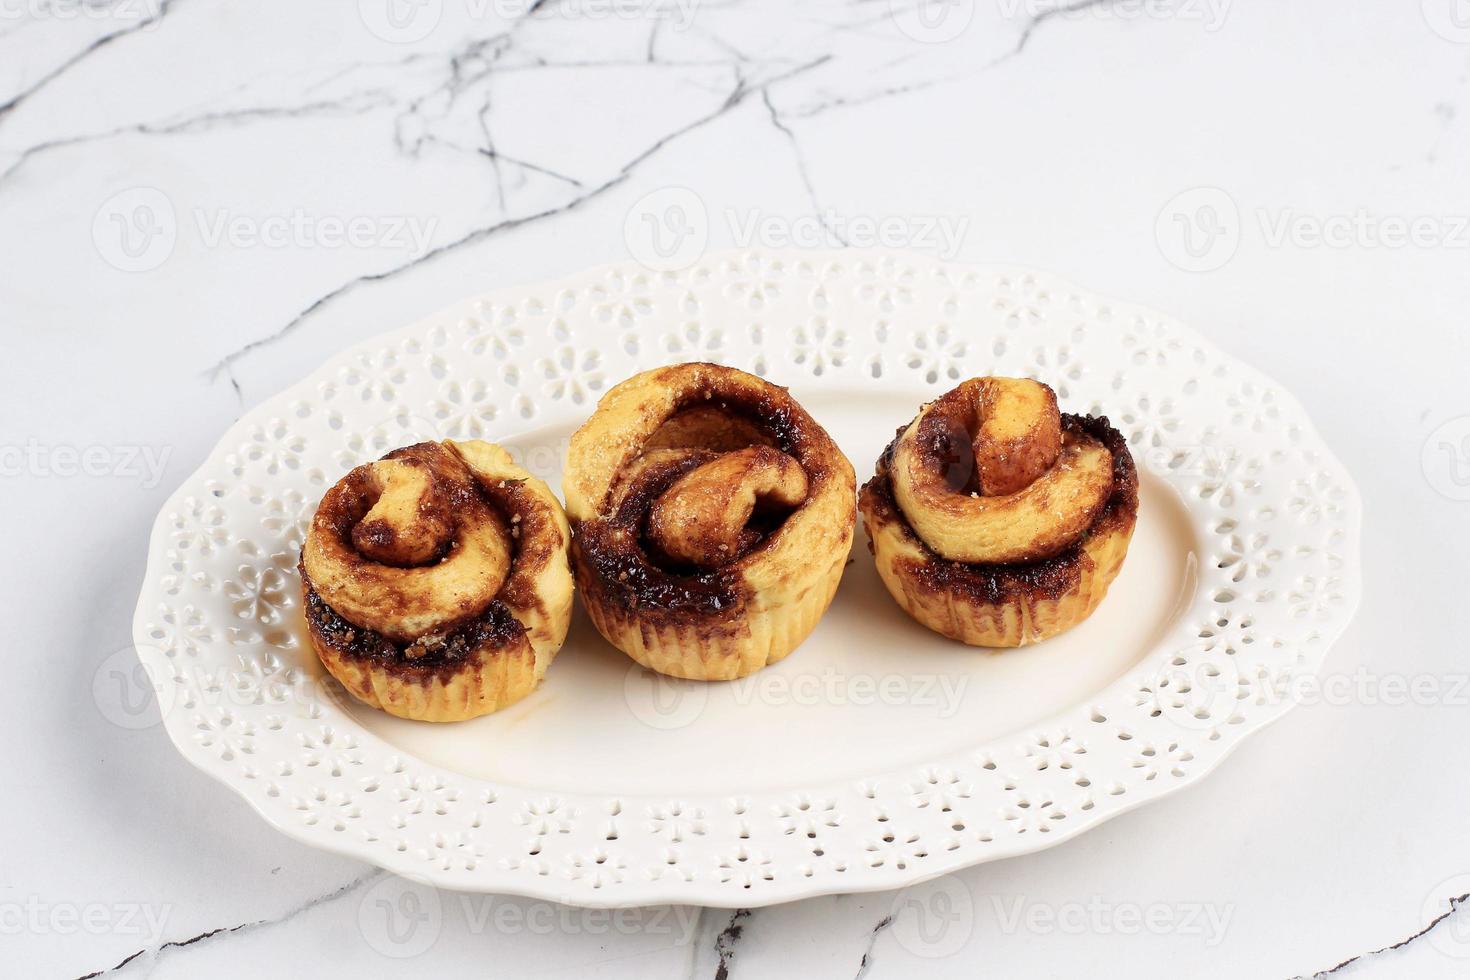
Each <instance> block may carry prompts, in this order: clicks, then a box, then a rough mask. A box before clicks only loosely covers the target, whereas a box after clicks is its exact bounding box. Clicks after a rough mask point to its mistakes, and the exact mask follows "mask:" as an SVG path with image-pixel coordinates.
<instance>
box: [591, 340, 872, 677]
mask: <svg viewBox="0 0 1470 980" xmlns="http://www.w3.org/2000/svg"><path fill="white" fill-rule="evenodd" d="M855 490H856V480H855V478H854V476H853V470H852V464H851V463H850V462H848V460H847V457H845V456H843V455H842V452H841V450H839V449H838V448H837V445H836V443H834V442H833V441H832V439H831V437H830V436H828V435H827V433H826V432H825V431H824V430H823V429H822V427H821V426H819V425H817V423H816V422H814V421H813V420H812V417H811V416H810V415H808V414H807V413H806V411H805V410H804V409H803V408H802V407H801V406H800V405H799V404H797V402H796V400H795V399H793V398H792V397H791V395H790V394H788V393H787V391H786V389H784V388H779V387H776V386H775V385H772V384H768V383H767V382H765V381H762V380H761V379H760V378H757V377H755V376H754V375H750V374H746V373H745V372H743V371H737V370H734V369H733V368H727V367H721V366H719V365H716V364H680V365H676V366H674V367H667V368H660V369H657V370H653V371H648V372H645V373H643V374H640V375H637V376H635V377H633V378H630V379H628V380H627V381H624V382H623V383H622V384H620V385H618V386H616V387H615V388H613V389H612V390H610V391H609V392H608V393H607V394H606V395H605V396H604V397H603V399H602V401H601V402H599V403H598V406H597V411H596V412H595V413H594V414H593V416H592V418H591V419H589V420H588V421H587V423H586V424H585V425H584V426H582V428H581V429H579V430H578V431H577V432H576V434H575V435H573V436H572V441H571V447H570V449H569V451H568V453H567V471H566V480H565V484H564V491H565V496H566V501H567V514H568V516H569V517H570V518H571V523H572V564H573V567H574V568H575V570H576V576H577V583H578V586H579V587H580V589H581V592H582V602H583V604H584V605H585V606H586V607H587V612H588V614H589V615H590V617H591V619H592V622H593V624H594V625H596V627H597V629H598V631H599V632H601V633H602V635H603V636H605V637H606V638H607V640H608V642H610V643H612V644H613V646H615V647H617V648H618V649H620V650H622V651H623V652H624V653H626V654H627V655H628V656H630V657H632V658H633V659H634V660H636V661H637V662H638V663H640V664H643V665H644V666H645V667H649V668H652V669H653V670H656V671H659V672H660V673H664V674H670V675H672V676H675V677H687V678H692V679H696V680H729V679H733V678H737V677H744V676H745V675H747V674H750V673H753V672H754V671H757V670H759V669H760V668H762V667H764V666H766V665H767V664H770V663H774V662H775V661H777V660H780V659H781V658H782V657H785V656H786V655H787V654H788V653H790V652H791V651H792V650H793V649H795V648H796V646H797V645H798V644H799V643H801V641H802V640H804V639H805V638H806V636H807V634H809V633H810V632H811V631H812V628H813V627H815V626H816V624H817V620H819V619H820V618H821V616H822V613H823V612H825V611H826V609H827V606H828V604H829V603H830V602H831V601H832V596H833V593H835V592H836V591H837V583H838V581H839V580H840V579H841V578H842V572H843V569H844V568H845V567H846V564H847V559H848V552H849V550H850V548H851V545H852V534H853V527H854V525H855V523H856V520H857V514H856V508H855V504H854V496H855Z"/></svg>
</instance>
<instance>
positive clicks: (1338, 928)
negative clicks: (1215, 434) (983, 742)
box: [0, 0, 1470, 978]
mask: <svg viewBox="0 0 1470 980" xmlns="http://www.w3.org/2000/svg"><path fill="white" fill-rule="evenodd" d="M1467 108H1470V10H1467V9H1466V8H1465V6H1464V4H1463V3H1458V4H1457V3H1456V0H1424V2H1423V3H1405V4H1393V5H1390V4H1380V5H1370V7H1369V8H1368V9H1356V8H1353V9H1349V8H1347V7H1344V6H1343V5H1340V4H1332V3H1328V2H1326V0H1302V2H1299V3H1293V4H1278V3H1268V2H1262V0H1256V2H1253V3H1246V2H1243V0H1236V2H1231V0H1158V2H1151V0H1148V2H1146V0H1131V2H1130V0H1115V2H1113V3H1087V2H1081V3H1076V4H1075V5H1072V6H1060V7H1059V6H1057V5H1055V4H1051V3H1044V2H1041V0H994V2H976V3H960V2H956V3H952V4H943V3H940V2H939V0H895V2H894V3H888V2H886V0H866V2H864V0H855V2H847V3H818V2H785V0H769V2H759V0H679V2H677V3H676V2H673V0H670V2H668V3H663V4H655V3H653V2H652V0H561V2H556V0H535V2H533V0H362V2H360V3H357V4H353V3H350V2H349V3H341V4H333V5H328V4H302V3H291V2H287V0H274V2H264V0H262V2H251V3H247V2H244V0H113V2H110V3H108V2H103V0H0V268H3V269H4V274H3V276H0V337H3V350H4V353H5V356H4V358H3V363H4V367H5V371H4V373H5V377H6V383H5V395H4V400H3V411H0V492H3V494H4V498H3V499H4V501H5V505H6V512H7V514H8V516H9V520H8V522H7V533H8V536H9V540H10V541H11V545H10V551H11V553H12V555H13V560H11V561H10V562H7V563H5V565H4V566H3V567H0V594H3V595H4V596H6V608H7V610H8V611H9V619H10V622H11V624H12V625H11V628H10V636H9V642H8V643H7V644H6V649H7V653H8V657H9V661H10V663H9V674H8V676H9V683H8V685H7V688H6V691H7V694H8V695H9V696H8V697H7V698H6V710H5V711H4V712H3V713H0V733H3V736H4V741H5V744H6V745H7V746H8V747H9V749H10V751H9V753H8V757H7V758H6V761H5V766H4V777H3V784H0V785H3V787H4V790H5V794H4V800H5V805H4V809H3V811H0V830H3V834H0V936H3V937H4V938H3V942H0V949H3V951H4V954H5V955H4V959H5V966H4V968H3V972H6V973H10V972H12V971H14V975H18V976H21V975H23V976H36V977H42V976H45V977H76V976H92V975H96V974H98V973H103V974H107V975H117V976H119V977H134V976H145V975H153V976H159V977H172V976H179V977H192V976H203V975H212V976H215V975H217V976H231V975H258V974H269V973H285V972H299V971H301V970H302V969H304V968H305V966H306V964H310V965H311V969H312V971H313V973H314V974H316V975H319V976H323V977H328V976H331V977H335V976H343V977H348V976H352V977H362V976H381V975H387V974H390V973H394V972H398V971H400V970H403V971H413V972H415V973H417V972H423V973H431V972H432V973H433V974H434V975H436V976H443V977H451V976H485V975H489V976H531V975H534V976H558V975H565V976H606V977H622V976H639V977H653V976H660V977H661V976H681V977H682V976H695V977H768V976H801V977H827V976H833V977H869V978H881V977H901V976H909V975H913V974H916V973H919V972H920V971H922V972H924V973H925V974H926V975H931V976H935V977H941V976H943V977H948V976H955V977H960V976H964V977H971V976H977V975H987V976H1005V977H1033V976H1035V977H1041V976H1047V977H1051V976H1075V975H1090V976H1104V977H1110V976H1129V977H1168V976H1176V975H1180V974H1187V975H1192V976H1206V977H1216V976H1218V977H1227V976H1228V977H1234V976H1243V975H1244V976H1279V977H1283V978H1285V977H1293V976H1311V975H1314V974H1318V973H1321V972H1330V971H1335V972H1333V975H1334V976H1339V975H1340V976H1344V977H1347V976H1352V977H1368V976H1394V977H1398V976H1415V977H1441V976H1443V977H1449V976H1462V975H1464V973H1465V972H1466V970H1467V969H1470V912H1466V911H1465V910H1463V909H1462V908H1459V906H1458V904H1456V900H1458V899H1463V897H1464V896H1465V894H1466V893H1467V892H1470V837H1467V835H1466V834H1465V833H1464V830H1463V828H1464V813H1465V811H1466V807H1467V803H1470V791H1467V786H1466V779H1465V775H1464V774H1465V772H1466V771H1467V764H1470V739H1466V738H1465V735H1466V729H1467V720H1470V685H1467V684H1466V679H1467V674H1466V671H1467V669H1470V668H1467V667H1466V658H1465V650H1466V641H1465V636H1466V635H1467V631H1470V613H1467V611H1466V608H1467V607H1466V604H1465V603H1464V601H1463V599H1462V598H1461V590H1462V587H1463V585H1462V583H1463V582H1464V581H1465V575H1466V572H1467V566H1466V561H1465V558H1464V552H1463V542H1464V540H1465V537H1466V532H1467V531H1470V395H1467V393H1466V390H1465V382H1466V365H1467V364H1470V330H1467V329H1466V317H1467V311H1470V277H1467V276H1466V275H1465V262H1466V260H1467V256H1470V203H1467V201H1466V198H1465V196H1464V192H1463V191H1464V182H1463V174H1464V171H1465V168H1466V167H1467V165H1470V129H1467V126H1466V124H1465V122H1464V120H1463V119H1462V118H1461V116H1462V115H1463V114H1464V111H1465V110H1466V109H1467ZM671 204H672V205H674V206H673V207H671ZM691 216H693V217H694V218H695V219H697V220H696V222H695V226H694V230H695V231H696V232H698V234H697V235H696V236H695V239H694V245H693V246H688V245H687V243H688V242H689V241H690V239H689V237H688V236H687V235H683V234H680V235H678V236H677V247H681V248H682V247H693V248H695V249H698V248H700V247H708V248H726V247H732V246H737V247H738V246H747V245H771V246H781V245H787V244H796V245H798V246H803V245H814V246H815V245H823V246H826V245H846V246H848V247H852V248H862V247H864V246H865V245H868V244H871V243H872V242H873V241H874V240H875V239H882V240H883V242H884V243H885V244H898V245H902V246H905V247H912V248H917V249H921V250H926V251H931V252H938V253H940V254H943V255H945V256H946V257H954V258H958V259H962V260H968V261H1006V262H1015V263H1020V264H1025V265H1032V266H1037V267H1042V268H1047V269H1050V270H1054V271H1056V272H1058V273H1060V274H1062V275H1065V276H1067V277H1068V278H1071V279H1073V280H1075V281H1077V282H1079V283H1082V284H1084V285H1087V286H1090V287H1092V288H1095V289H1098V290H1101V291H1104V292H1108V293H1112V294H1115V295H1118V296H1122V297H1126V298H1128V299H1132V300H1136V301H1139V302H1143V303H1146V304H1148V305H1151V306H1154V307H1157V308H1160V309H1163V310H1167V311H1169V312H1171V313H1174V314H1176V315H1178V316H1180V317H1181V318H1183V319H1185V320H1186V321H1188V322H1190V323H1192V324H1193V325H1195V326H1196V327H1197V328H1199V329H1201V330H1202V331H1204V332H1205V333H1206V334H1208V335H1209V336H1210V337H1212V338H1213V339H1214V340H1215V341H1216V342H1217V343H1219V344H1220V345H1221V346H1222V347H1225V348H1226V349H1227V350H1230V351H1231V352H1233V353H1235V354H1237V355H1239V356H1241V357H1243V358H1245V359H1246V360H1248V361H1250V362H1252V363H1254V364H1256V365H1258V366H1260V367H1262V368H1264V369H1266V370H1267V371H1268V372H1269V373H1271V374H1272V375H1274V376H1275V377H1276V378H1278V379H1279V380H1281V381H1282V382H1283V383H1285V384H1286V385H1287V386H1288V387H1290V388H1291V389H1292V390H1293V391H1295V392H1296V393H1297V394H1298V395H1299V397H1300V398H1301V399H1302V400H1303V401H1304V403H1305V404H1306V405H1307V407H1308V409H1309V410H1310V411H1311V412H1312V414H1313V416H1314V417H1315V419H1316V420H1317V422H1318V424H1319V426H1320V427H1321V429H1322V430H1323V432H1324V434H1325V436H1326V437H1327V439H1328V441H1329V442H1330V444H1331V445H1333V446H1334V448H1335V449H1336V451H1337V453H1338V454H1339V456H1341V457H1342V459H1343V460H1344V462H1345V463H1346V464H1347V465H1348V466H1349V467H1350V468H1351V469H1352V470H1353V471H1354V473H1355V474H1356V476H1357V478H1358V481H1359V483H1360V486H1361V488H1362V491H1363V494H1364V497H1365V501H1366V510H1367V515H1368V523H1367V526H1366V529H1365V531H1366V534H1365V554H1364V560H1365V562H1366V568H1365V573H1366V592H1367V595H1366V600H1365V602H1364V605H1363V608H1362V610H1361V612H1360V613H1359V615H1358V618H1357V620H1356V622H1355V624H1354V625H1353V627H1352V628H1351V629H1350V630H1349V632H1348V634H1347V635H1346V636H1345V638H1344V639H1343V641H1342V642H1341V643H1340V644H1339V645H1338V647H1337V648H1336V650H1335V651H1334V653H1333V656H1332V658H1331V660H1330V665H1329V673H1330V675H1331V676H1332V677H1333V678H1334V682H1333V684H1332V685H1330V686H1329V687H1328V688H1327V689H1325V690H1324V693H1323V695H1322V696H1321V697H1319V698H1316V699H1314V703H1311V704H1308V705H1307V706H1304V707H1303V708H1301V709H1299V710H1298V711H1296V712H1294V713H1293V714H1291V715H1290V716H1288V717H1287V718H1286V719H1285V720H1283V721H1282V722H1280V723H1279V724H1278V725H1276V726H1274V727H1273V728H1272V729H1271V730H1269V731H1268V732H1265V733H1263V734H1262V735H1260V736H1258V737H1257V738H1255V739H1253V740H1251V741H1250V742H1249V743H1247V744H1246V745H1245V746H1244V747H1243V748H1242V749H1241V750H1240V751H1239V752H1237V753H1236V754H1235V755H1234V756H1233V757H1232V758H1231V759H1230V760H1228V761H1227V763H1225V764H1224V765H1223V766H1222V767H1221V768H1220V770H1219V771H1218V772H1216V773H1215V774H1213V775H1212V776H1211V777H1210V778H1209V779H1207V780H1205V781H1204V782H1203V783H1202V784H1200V785H1199V786H1198V787H1197V788H1194V789H1192V790H1191V791H1189V792H1187V793H1184V794H1182V795H1179V796H1175V797H1171V798H1169V799H1168V800H1166V801H1164V802H1162V803H1159V804H1157V805H1153V806H1149V807H1147V808H1144V809H1143V810H1140V811H1137V812H1134V813H1130V814H1127V815H1125V816H1123V817H1120V818H1119V819H1117V820H1115V821H1113V822H1111V823H1109V824H1107V825H1105V826H1104V827H1102V828H1101V829H1099V830H1096V831H1094V832H1092V833H1089V834H1087V835H1085V836H1084V837H1082V838H1080V839H1078V840H1076V841H1073V842H1070V843H1068V844H1066V845H1065V846H1062V847H1060V848H1057V849H1053V850H1050V851H1046V852H1043V853H1039V854H1035V855H1031V856H1028V857H1024V858H1019V859H1014V860H1009V861H1004V862H998V863H994V864H989V865H985V866H981V867H978V868H973V869H970V870H969V871H966V872H964V873H962V874H960V875H957V876H954V877H953V878H951V879H946V880H943V881H941V882H940V883H938V884H936V885H934V886H930V887H928V888H927V889H922V888H921V889H915V890H914V891H912V892H910V893H901V894H899V895H894V894H877V895H864V896H848V897H831V898H822V899H814V900H810V901H805V902H800V903H796V904H792V905H786V906H778V907H773V908H766V909H757V910H754V911H750V912H746V911H735V910H728V909H725V910H720V909H708V910H698V909H673V910H639V911H634V912H630V913H618V914H609V913H605V912H603V913H593V912H583V911H578V910H574V909H563V908H560V907H557V906H550V905H546V904H544V903H536V902H530V901H525V900H519V899H511V898H493V897H484V896H457V895H444V896H435V898H437V899H438V900H439V904H438V906H437V907H435V908H433V909H425V908H424V907H423V906H418V905H414V904H413V903H412V901H411V897H412V896H408V893H407V892H406V891H405V889H404V886H403V884H402V883H401V882H399V881H398V880H397V879H392V878H388V877H386V876H384V875H383V874H382V873H380V872H376V871H375V870H374V869H372V868H369V867H366V866H362V865H358V864H355V863H353V862H350V861H347V860H344V859H340V858H336V857H333V856H330V855H327V854H323V853H318V852H315V851H311V850H308V849H305V848H303V847H301V846H299V845H296V844H293V843H291V842H290V841H288V840H287V839H285V838H284V837H283V836H281V835H279V834H277V833H276V832H275V831H273V830H271V829H270V828H269V827H267V826H266V825H265V823H264V822H262V821H261V820H260V819H258V818H257V817H256V816H255V815H254V814H253V813H251V812H250V811H249V810H248V808H247V807H246V805H245V804H244V803H242V802H241V801H240V800H238V799H236V798H235V797H234V796H233V795H232V794H230V793H229V792H228V791H227V790H226V789H224V788H223V787H221V786H219V785H216V784H215V783H214V782H213V781H212V780H211V779H210V778H209V777H207V776H204V775H202V774H200V773H197V772H195V771H193V770H192V769H190V768H189V767H188V766H187V765H186V764H184V763H183V762H182V761H181V760H180V758H179V757H178V755H177V754H176V753H175V752H174V750H173V748H172V747H171V745H170V744H169V743H168V740H167V738H166V736H165V735H164V733H163V731H162V729H161V727H160V726H158V725H156V724H152V725H150V724H147V723H146V721H143V722H140V721H139V720H138V719H139V716H138V715H137V714H136V713H134V712H133V711H132V710H130V704H129V703H128V702H127V699H129V698H132V697H135V696H136V693H137V692H129V691H127V690H125V689H124V690H115V691H114V690H109V689H108V688H107V685H106V684H105V683H98V677H99V676H105V675H102V674H99V668H100V667H102V666H103V665H104V664H105V663H106V662H108V661H109V658H116V657H117V656H119V653H120V651H126V650H127V649H128V646H129V643H130V638H129V637H130V620H131V613H132V607H133V602H134V598H135V595H136V586H137V584H138V582H139V579H140V576H141V574H142V568H143V558H144V541H145V537H146V533H147V529H148V528H149V526H150V524H151V521H152V519H153V516H154V514H155V513H156V511H157V510H158V508H159V506H160V505H161V503H162V501H163V500H164V498H165V497H166V496H167V494H168V493H169V491H170V490H171V489H172V488H173V486H175V485H176V484H177V483H178V482H179V481H180V480H181V479H182V478H183V477H184V476H185V475H186V474H187V473H188V472H190V471H191V470H192V469H193V468H194V467H195V466H196V465H197V463H198V462H199V461H200V460H201V459H202V458H203V456H204V455H205V454H206V453H207V451H208V450H209V448H210V447H211V446H212V445H213V443H214V442H215V440H216V439H217V438H218V436H219V434H220V433H221V432H222V431H223V429H224V428H225V427H226V426H227V425H229V423H230V422H231V421H232V420H233V419H235V418H236V417H237V416H238V415H239V414H240V412H241V411H242V410H243V409H245V408H247V407H249V406H251V405H254V404H256V403H257V402H259V401H260V400H262V399H263V398H265V397H267V396H269V395H270V394H272V393H273V392H274V391H276V390H279V389H280V388H281V387H283V386H285V385H287V384H289V383H290V382H292V381H293V380H295V379H296V378H298V377H299V376H301V375H302V374H303V373H305V372H306V371H308V370H310V369H311V368H313V367H314V366H315V365H317V364H318V363H319V362H320V361H321V360H323V359H324V358H325V357H326V356H328V355H329V354H331V353H332V352H334V351H335V350H337V349H339V348H340V347H342V346H344V345H346V344H349V343H352V342H355V341H358V340H360V339H364V338H367V337H370V336H372V335H374V334H376V333H378V332H381V331H383V330H385V329H388V328H390V327H394V326H398V325H400V324H402V323H404V322H407V321H408V320H411V319H414V318H416V317H418V316H420V315H422V314H424V313H426V312H429V311H432V310H433V309H436V308H438V307H440V306H443V305H445V304H446V303H448V302H449V301H451V300H453V299H456V298H459V297H462V296H464V295H467V294H471V293H474V292H477V291H480V290H483V289H486V288H489V287H493V286H497V285H504V284H510V283H517V282H531V281H535V280H538V279H543V278H546V277H550V276H554V275H558V274H562V273H566V272H570V271H574V270H577V269H580V268H583V267H586V266H588V265H593V264H597V263H600V262H605V261H612V260H621V259H626V258H628V257H629V256H630V255H632V256H634V257H636V258H644V259H647V260H649V261H654V262H657V261H660V260H662V259H663V258H666V257H667V253H669V252H670V248H671V246H670V244H669V243H670V242H671V241H673V239H668V238H660V237H657V236H658V235H659V234H673V233H675V232H678V231H679V230H680V229H681V228H684V227H685V225H684V224H683V223H682V222H685V221H686V219H689V218H690V217H691ZM686 230H687V229H686ZM650 250H652V252H651V254H650ZM125 709H129V710H125ZM1220 814H1229V815H1230V819H1228V820H1222V819H1220V817H1219V815H1220ZM385 909H386V910H389V911H390V912H395V913H399V914H403V915H406V916H407V918H406V919H405V920H404V921H405V922H408V923H409V924H410V925H412V927H413V928H412V930H411V934H410V933H404V932H403V931H402V930H397V931H394V930H390V929H388V928H387V926H385V924H384V923H385V921H387V920H385V918H384V915H383V911H384V910H385ZM430 913H432V914H430ZM389 924H390V925H391V922H390V923H389ZM405 935H408V936H409V941H406V940H405V938H404V937H405ZM405 953H411V954H412V956H409V957H405V956H403V955H402V954H405ZM395 957H397V958H395Z"/></svg>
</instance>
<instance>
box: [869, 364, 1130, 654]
mask: <svg viewBox="0 0 1470 980" xmlns="http://www.w3.org/2000/svg"><path fill="white" fill-rule="evenodd" d="M859 508H860V509H861V510H862V513H863V520H864V525H865V526H866V528H867V533H868V539H869V547H870V548H871V549H872V552H873V556H874V559H875V560H876V562H877V566H878V574H879V576H880V577H881V578H882V579H883V584H884V585H885V586H887V588H888V591H889V592H890V593H891V594H892V595H893V598H894V599H895V600H897V602H898V604H899V605H900V606H902V607H903V609H904V611H905V612H907V613H908V614H909V615H910V616H912V617H913V618H914V619H916V620H918V621H919V622H920V623H922V624H923V625H924V626H927V627H928V628H930V629H932V630H934V631H935V632H938V633H942V634H943V635H945V636H948V637H950V638H952V639H956V640H961V641H963V642H964V643H968V644H971V645H973V646H987V647H1014V646H1021V645H1023V644H1026V643H1034V642H1037V641H1039V640H1044V639H1046V638H1047V637H1050V636H1054V635H1056V634H1057V633H1060V632H1062V631H1063V630H1066V629H1069V628H1071V627H1072V626H1075V625H1077V624H1078V623H1080V622H1082V621H1083V620H1084V619H1086V618H1087V617H1088V616H1090V615H1091V614H1092V612H1093V610H1094V609H1096V608H1097V606H1098V604H1099V603H1101V602H1102V600H1103V597H1104V596H1105V595H1106V594H1107V590H1108V586H1109V584H1111V582H1112V580H1113V578H1114V577H1115V576H1116V575H1117V573H1118V570H1119V569H1120V568H1121V567H1122V565H1123V559H1124V557H1125V555H1126V554H1127V551H1128V543H1129V541H1130V539H1131V538H1132V535H1133V527H1134V524H1135V522H1136V520H1137V515H1138V474H1137V471H1136V469H1135V468H1134V465H1133V457H1132V455H1131V454H1130V453H1129V452H1128V444H1127V441H1126V440H1125V439H1124V438H1123V437H1122V435H1120V434H1119V433H1118V432H1117V431H1116V430H1114V429H1113V428H1112V426H1110V425H1109V424H1108V420H1107V419H1106V418H1094V417H1091V416H1078V415H1063V414H1061V413H1060V412H1059V411H1058V409H1057V401H1056V394H1055V393H1054V392H1053V391H1052V390H1051V388H1049V387H1047V386H1046V385H1044V384H1041V383H1040V382H1037V381H1029V380H1021V379H1014V378H974V379H972V380H969V381H965V382H963V383H962V384H960V385H959V386H958V387H957V388H955V389H954V390H952V391H950V392H948V393H946V394H944V395H942V396H941V397H939V398H938V399H936V400H935V401H933V402H931V403H930V404H928V405H926V406H924V408H923V410H922V411H920V412H919V415H918V417H917V418H915V419H914V420H913V422H912V423H910V424H909V425H908V426H907V427H906V428H903V429H900V430H899V434H898V436H897V438H896V439H895V440H894V441H893V443H892V444H891V445H889V447H888V449H887V450H886V451H885V452H884V453H883V455H882V457H881V458H880V459H879V461H878V468H877V474H876V475H875V476H874V477H873V479H872V480H870V481H869V482H868V483H867V484H866V485H865V486H864V487H863V491H862V494H861V497H860V499H859Z"/></svg>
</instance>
